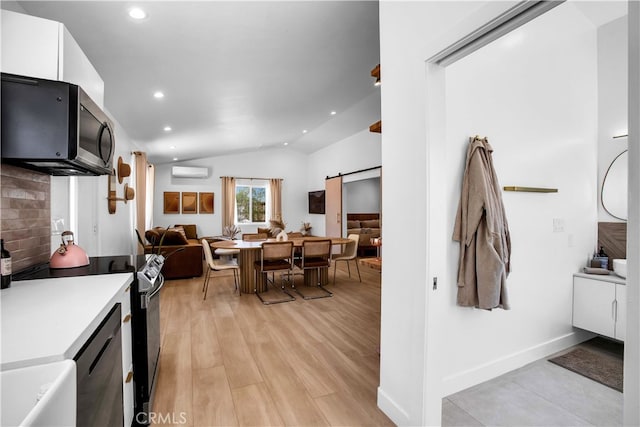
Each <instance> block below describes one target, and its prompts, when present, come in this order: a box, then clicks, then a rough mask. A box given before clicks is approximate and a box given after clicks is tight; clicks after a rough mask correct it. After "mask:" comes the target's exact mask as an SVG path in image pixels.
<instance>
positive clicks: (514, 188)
mask: <svg viewBox="0 0 640 427" xmlns="http://www.w3.org/2000/svg"><path fill="white" fill-rule="evenodd" d="M503 189H504V191H519V192H522V193H557V192H558V189H557V188H542V187H518V186H509V187H504V188H503Z"/></svg>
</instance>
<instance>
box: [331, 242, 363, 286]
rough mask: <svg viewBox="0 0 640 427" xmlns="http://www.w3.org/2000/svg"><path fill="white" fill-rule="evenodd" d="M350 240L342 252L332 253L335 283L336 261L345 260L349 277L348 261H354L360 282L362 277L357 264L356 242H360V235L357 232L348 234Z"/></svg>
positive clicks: (334, 282) (334, 280)
mask: <svg viewBox="0 0 640 427" xmlns="http://www.w3.org/2000/svg"><path fill="white" fill-rule="evenodd" d="M347 238H348V239H349V240H351V242H349V243H347V244H346V247H345V248H344V252H342V253H340V254H334V255H333V257H332V260H333V263H334V264H333V284H334V285H335V284H336V267H337V266H338V261H345V262H346V263H347V270H348V271H349V277H351V267H349V261H352V260H353V261H355V262H356V269H357V270H358V279H359V280H360V282H362V277H360V267H359V266H358V243H359V242H360V236H359V235H357V234H349V236H347Z"/></svg>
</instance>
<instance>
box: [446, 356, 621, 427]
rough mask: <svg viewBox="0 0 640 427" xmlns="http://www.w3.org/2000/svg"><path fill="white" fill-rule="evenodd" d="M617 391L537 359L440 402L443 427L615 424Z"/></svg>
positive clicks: (617, 422)
mask: <svg viewBox="0 0 640 427" xmlns="http://www.w3.org/2000/svg"><path fill="white" fill-rule="evenodd" d="M622 401H623V399H622V393H619V392H618V391H616V390H614V389H612V388H609V387H607V386H604V385H602V384H600V383H597V382H595V381H592V380H590V379H588V378H585V377H583V376H582V375H579V374H576V373H574V372H571V371H569V370H567V369H565V368H562V367H560V366H557V365H555V364H553V363H551V362H548V361H547V360H539V361H536V362H534V363H531V364H529V365H526V366H524V367H522V368H520V369H517V370H515V371H512V372H509V373H507V374H505V375H502V376H500V377H498V378H495V379H493V380H491V381H488V382H485V383H482V384H479V385H477V386H474V387H471V388H469V389H467V390H463V391H461V392H458V393H455V394H452V395H450V396H448V397H446V398H444V399H443V402H442V425H443V426H545V427H551V426H589V425H595V426H620V425H622Z"/></svg>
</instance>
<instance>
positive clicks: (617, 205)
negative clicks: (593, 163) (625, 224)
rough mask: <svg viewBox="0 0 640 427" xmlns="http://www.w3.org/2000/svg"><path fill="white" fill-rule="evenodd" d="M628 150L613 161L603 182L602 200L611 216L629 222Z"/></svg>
mask: <svg viewBox="0 0 640 427" xmlns="http://www.w3.org/2000/svg"><path fill="white" fill-rule="evenodd" d="M628 158H629V156H628V155H627V150H624V151H623V152H622V153H620V154H618V156H617V157H616V158H615V159H613V161H612V162H611V165H609V169H607V173H606V174H605V176H604V181H603V182H602V193H601V194H600V199H601V200H602V206H603V207H604V210H606V211H607V212H608V213H609V215H611V216H614V217H616V218H618V219H622V220H625V221H626V220H627V185H628V182H627V173H628V172H627V171H628V165H629V160H628Z"/></svg>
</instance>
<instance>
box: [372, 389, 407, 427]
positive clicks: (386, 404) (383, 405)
mask: <svg viewBox="0 0 640 427" xmlns="http://www.w3.org/2000/svg"><path fill="white" fill-rule="evenodd" d="M378 408H380V410H381V411H382V412H384V413H385V415H386V416H387V417H389V419H390V420H391V421H393V423H394V424H395V425H397V426H407V425H410V422H409V414H407V413H406V412H405V411H404V409H402V408H401V407H400V405H398V404H397V403H396V402H395V401H394V400H393V399H391V398H390V397H389V396H388V395H387V394H386V393H385V392H384V391H383V390H382V388H381V387H378Z"/></svg>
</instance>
